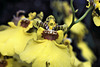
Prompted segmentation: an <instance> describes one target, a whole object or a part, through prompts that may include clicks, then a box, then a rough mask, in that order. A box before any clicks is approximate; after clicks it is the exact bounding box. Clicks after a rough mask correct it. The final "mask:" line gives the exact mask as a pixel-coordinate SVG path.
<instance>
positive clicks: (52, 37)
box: [42, 30, 58, 40]
mask: <svg viewBox="0 0 100 67" xmlns="http://www.w3.org/2000/svg"><path fill="white" fill-rule="evenodd" d="M42 37H43V38H44V39H48V40H56V39H57V38H58V33H57V32H56V31H53V32H52V33H50V31H48V30H45V31H43V33H42Z"/></svg>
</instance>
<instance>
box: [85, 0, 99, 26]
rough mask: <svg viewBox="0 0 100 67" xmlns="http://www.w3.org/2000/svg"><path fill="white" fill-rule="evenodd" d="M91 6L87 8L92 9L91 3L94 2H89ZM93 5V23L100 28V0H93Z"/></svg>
mask: <svg viewBox="0 0 100 67" xmlns="http://www.w3.org/2000/svg"><path fill="white" fill-rule="evenodd" d="M87 1H88V3H89V5H88V6H87V7H88V8H89V7H90V3H91V2H92V1H91V0H87ZM92 3H93V5H94V7H95V8H94V10H93V12H92V16H93V21H94V24H95V25H96V26H100V22H99V21H100V16H99V13H100V2H99V0H93V2H92Z"/></svg>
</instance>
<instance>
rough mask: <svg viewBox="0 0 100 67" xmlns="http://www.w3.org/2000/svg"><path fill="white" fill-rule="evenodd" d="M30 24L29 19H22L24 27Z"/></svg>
mask: <svg viewBox="0 0 100 67" xmlns="http://www.w3.org/2000/svg"><path fill="white" fill-rule="evenodd" d="M29 24H30V21H29V20H22V21H21V26H22V27H24V28H26V27H28V25H29Z"/></svg>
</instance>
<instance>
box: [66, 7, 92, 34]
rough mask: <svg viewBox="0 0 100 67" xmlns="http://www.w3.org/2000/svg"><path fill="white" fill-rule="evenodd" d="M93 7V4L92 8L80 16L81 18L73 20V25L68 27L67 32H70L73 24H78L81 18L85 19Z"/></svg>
mask: <svg viewBox="0 0 100 67" xmlns="http://www.w3.org/2000/svg"><path fill="white" fill-rule="evenodd" d="M92 9H93V6H90V8H89V9H88V10H87V11H86V12H85V14H84V15H83V16H82V17H80V18H79V19H78V20H76V21H72V23H71V25H70V26H69V27H68V29H67V32H66V33H68V31H69V30H70V29H71V28H72V26H73V25H74V24H76V23H78V22H80V21H81V20H83V19H84V18H85V17H86V16H87V14H88V13H89V12H90V11H91V10H92Z"/></svg>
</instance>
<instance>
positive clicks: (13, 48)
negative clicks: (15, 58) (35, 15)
mask: <svg viewBox="0 0 100 67" xmlns="http://www.w3.org/2000/svg"><path fill="white" fill-rule="evenodd" d="M32 23H33V21H30V20H27V19H26V18H22V19H21V20H20V21H19V22H18V25H17V26H15V25H14V23H13V22H9V23H8V24H9V25H10V27H9V28H8V29H6V30H4V31H0V38H1V39H0V52H1V54H2V55H8V56H12V55H14V54H15V53H17V54H19V53H21V52H22V51H23V50H24V48H25V47H26V44H27V42H28V41H29V40H30V39H32V38H33V37H34V35H35V33H27V31H28V30H29V29H30V28H32V27H33V26H32Z"/></svg>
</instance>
